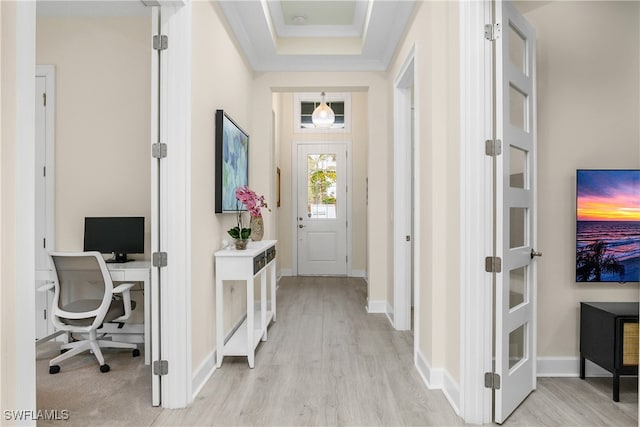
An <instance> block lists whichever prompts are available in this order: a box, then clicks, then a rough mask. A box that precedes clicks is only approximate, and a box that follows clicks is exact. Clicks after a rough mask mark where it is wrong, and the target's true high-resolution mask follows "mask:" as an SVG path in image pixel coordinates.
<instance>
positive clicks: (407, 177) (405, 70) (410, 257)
mask: <svg viewBox="0 0 640 427" xmlns="http://www.w3.org/2000/svg"><path fill="white" fill-rule="evenodd" d="M416 63H417V60H416V46H415V45H414V46H412V48H411V50H410V52H409V54H408V55H407V58H406V59H405V62H404V65H403V67H402V68H401V70H400V72H399V73H398V76H397V77H396V79H395V82H394V126H393V129H394V138H393V140H394V150H393V151H394V174H393V175H394V183H393V189H394V191H393V193H394V201H393V206H394V207H393V209H394V213H393V218H394V221H393V311H394V312H393V313H388V314H390V318H392V319H393V326H394V327H395V329H396V330H399V331H406V330H409V329H411V288H412V286H413V287H414V301H415V302H414V322H413V325H414V328H415V329H414V334H413V337H414V338H413V339H414V342H413V347H414V359H416V358H417V352H418V349H419V348H420V347H419V345H418V344H419V343H418V340H419V337H420V333H419V328H420V322H419V319H420V290H419V286H414V284H415V283H420V262H419V260H420V238H421V237H420V199H419V197H420V196H419V194H420V167H419V159H420V147H419V144H415V143H414V142H412V140H413V141H419V126H418V120H417V118H419V117H420V110H419V106H418V99H419V97H417V96H416V97H415V105H413V115H414V117H415V118H416V119H415V120H414V122H413V123H412V120H411V114H412V111H411V108H412V105H411V104H412V96H411V89H412V88H413V90H414V92H415V93H418V89H419V87H418V77H419V76H418V72H417V66H416ZM412 145H413V153H412V152H411V148H412ZM412 172H413V173H412ZM407 188H412V189H413V191H407ZM412 199H413V200H412ZM412 210H413V212H412ZM406 236H409V241H407V240H406ZM412 247H413V250H412ZM412 268H413V284H412V274H411V273H412V272H411V269H412ZM416 360H417V359H416Z"/></svg>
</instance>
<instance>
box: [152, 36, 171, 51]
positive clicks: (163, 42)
mask: <svg viewBox="0 0 640 427" xmlns="http://www.w3.org/2000/svg"><path fill="white" fill-rule="evenodd" d="M168 47H169V36H159V35H155V36H153V49H154V50H165V49H166V48H168Z"/></svg>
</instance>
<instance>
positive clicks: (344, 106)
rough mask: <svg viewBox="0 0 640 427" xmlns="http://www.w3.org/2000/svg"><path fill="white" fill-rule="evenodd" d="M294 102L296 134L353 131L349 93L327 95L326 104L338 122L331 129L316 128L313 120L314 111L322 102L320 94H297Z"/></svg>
mask: <svg viewBox="0 0 640 427" xmlns="http://www.w3.org/2000/svg"><path fill="white" fill-rule="evenodd" d="M293 102H294V108H293V111H294V120H293V123H294V129H293V131H294V132H305V133H306V132H327V131H329V132H331V131H334V132H335V131H342V132H344V131H347V132H349V131H350V130H351V125H350V115H351V96H350V94H348V93H327V94H326V96H325V102H326V103H327V105H328V106H329V107H330V108H331V109H332V110H333V113H334V114H335V117H336V121H335V122H334V123H333V125H332V126H331V128H329V129H327V128H322V129H321V128H316V127H315V125H314V124H313V122H312V120H311V115H312V114H313V110H315V109H316V107H318V106H319V105H320V103H321V102H322V97H321V96H320V93H296V94H294V97H293Z"/></svg>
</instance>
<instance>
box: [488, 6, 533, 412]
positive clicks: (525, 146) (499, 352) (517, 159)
mask: <svg viewBox="0 0 640 427" xmlns="http://www.w3.org/2000/svg"><path fill="white" fill-rule="evenodd" d="M495 16H496V22H497V23H499V25H500V27H501V33H502V34H501V36H499V37H498V38H497V40H496V55H495V57H496V68H495V70H496V84H495V90H496V132H497V135H496V136H497V139H498V140H501V141H502V154H501V155H498V156H496V168H497V169H496V178H497V179H496V189H495V190H496V211H495V212H496V224H497V227H496V253H497V256H498V257H500V258H502V269H501V272H500V273H497V275H496V326H495V327H496V335H495V336H496V343H495V344H496V353H495V362H496V373H498V374H499V375H500V387H499V388H497V389H496V391H495V421H496V422H498V423H502V422H504V421H505V420H506V418H507V417H508V416H509V415H510V414H511V413H512V412H513V410H514V409H515V408H516V407H517V406H518V405H519V404H520V403H521V402H522V401H523V400H524V399H525V398H526V397H527V396H528V395H529V393H531V392H532V391H533V390H535V388H536V269H535V263H533V262H532V261H533V260H534V259H535V255H537V254H536V253H535V252H534V248H535V244H536V189H535V184H536V179H535V178H536V177H535V171H536V120H535V111H536V95H535V88H536V80H535V69H536V67H535V52H536V45H535V31H534V30H533V28H532V27H531V26H530V25H529V24H528V23H527V21H526V20H525V19H524V18H523V17H522V16H521V15H520V14H519V13H518V12H517V11H516V9H515V8H514V7H513V5H512V4H511V3H509V2H506V1H505V2H500V1H497V2H496V15H495Z"/></svg>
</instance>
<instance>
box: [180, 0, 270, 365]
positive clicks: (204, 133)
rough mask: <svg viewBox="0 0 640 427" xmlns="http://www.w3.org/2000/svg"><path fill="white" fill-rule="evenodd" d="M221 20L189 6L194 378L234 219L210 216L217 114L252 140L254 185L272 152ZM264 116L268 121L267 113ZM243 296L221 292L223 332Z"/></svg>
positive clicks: (206, 6)
mask: <svg viewBox="0 0 640 427" xmlns="http://www.w3.org/2000/svg"><path fill="white" fill-rule="evenodd" d="M220 16H221V15H220V11H219V9H218V6H217V5H215V4H213V3H211V2H193V75H192V79H193V80H192V88H193V90H192V146H191V167H192V170H191V184H192V188H191V200H192V206H191V212H192V218H191V220H192V237H191V242H192V244H191V246H192V247H191V255H192V260H191V277H192V284H191V286H192V288H191V295H192V301H191V307H192V312H191V321H192V343H193V348H192V350H193V354H192V366H193V369H194V372H197V371H198V370H199V367H200V366H201V365H202V364H203V363H204V362H206V361H207V358H208V357H211V355H212V352H213V351H214V349H215V328H216V324H215V278H214V271H213V266H214V257H213V254H214V252H215V251H216V250H218V249H220V242H221V240H222V239H228V240H230V237H229V236H228V235H227V230H228V229H230V228H231V227H232V226H233V225H232V224H233V223H234V222H235V216H234V215H233V214H215V213H214V211H215V207H214V195H215V190H214V189H215V187H214V177H215V167H214V148H215V138H214V127H215V126H214V124H215V122H214V118H215V111H216V109H223V110H225V111H226V112H227V113H228V114H230V115H231V117H233V119H234V120H235V121H236V122H237V123H238V124H239V125H240V126H241V127H242V128H243V129H244V130H245V131H247V132H248V133H249V135H250V143H249V144H250V146H249V152H250V156H251V159H250V162H249V166H250V168H251V171H250V178H249V179H250V182H252V183H253V182H256V181H258V177H260V176H262V175H256V174H255V172H254V165H255V164H256V162H258V160H256V159H260V158H261V157H260V156H262V154H261V153H262V151H263V150H265V148H264V147H263V146H262V145H264V144H269V147H270V146H271V145H270V144H271V139H270V138H268V139H267V138H265V139H261V138H259V137H256V133H257V132H256V131H255V128H253V127H252V120H251V114H250V107H249V106H250V104H251V102H253V95H252V93H251V84H252V83H251V82H252V74H251V71H250V69H249V68H248V67H247V66H246V64H245V62H244V61H243V58H242V57H241V56H240V54H239V53H238V51H237V49H236V47H235V45H234V44H233V42H232V40H231V38H230V37H229V35H228V32H227V31H226V30H225V27H224V25H223V23H222V21H221V20H220ZM269 105H271V104H270V103H269ZM266 115H267V117H268V119H269V121H270V120H271V110H270V109H269V110H268V111H267V112H266ZM268 135H270V134H268ZM253 177H256V178H253ZM252 179H253V181H252ZM251 187H252V188H254V189H255V190H256V191H258V192H259V193H260V191H261V189H260V188H255V186H254V185H253V184H251ZM268 200H269V199H268ZM269 201H270V200H269ZM265 222H266V223H268V215H265ZM267 238H270V237H269V233H268V231H266V232H265V239H267ZM245 292H246V291H245V286H244V285H240V286H238V284H233V285H226V286H225V293H224V306H225V319H224V322H225V328H224V329H225V331H229V329H230V328H231V327H233V325H234V324H235V323H236V322H237V321H238V320H239V317H241V316H242V315H243V314H244V313H245V311H246V308H245V300H246V297H245V295H246V293H245Z"/></svg>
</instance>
